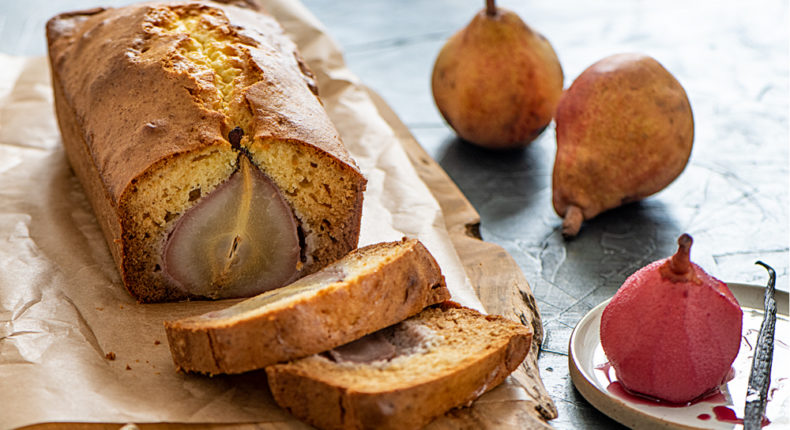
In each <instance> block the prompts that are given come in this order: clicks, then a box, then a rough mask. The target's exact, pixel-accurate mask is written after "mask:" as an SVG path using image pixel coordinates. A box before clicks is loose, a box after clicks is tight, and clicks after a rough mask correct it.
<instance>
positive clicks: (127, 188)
mask: <svg viewBox="0 0 790 430" xmlns="http://www.w3.org/2000/svg"><path fill="white" fill-rule="evenodd" d="M47 38H48V41H49V52H50V64H51V69H52V78H53V88H54V90H55V105H56V111H57V114H58V119H59V124H60V127H61V132H62V135H63V142H64V147H65V149H66V153H67V155H68V158H69V161H70V163H71V165H72V166H73V168H74V170H75V172H76V174H77V176H78V177H79V178H80V180H81V182H82V183H83V186H84V187H85V189H86V192H87V194H88V196H89V197H90V200H91V202H92V204H93V206H94V211H95V212H96V214H97V217H98V218H99V222H100V224H101V225H102V228H103V231H104V233H105V237H106V239H107V242H108V244H109V245H110V248H111V250H112V253H113V256H114V257H115V260H116V263H117V265H118V267H119V270H120V272H121V275H122V279H123V281H124V284H125V285H126V286H127V288H128V289H129V290H130V292H131V293H132V294H133V295H134V296H135V297H136V298H137V299H138V300H140V301H146V302H150V301H162V300H178V299H184V298H188V297H189V294H187V293H185V292H183V291H180V290H178V289H177V288H174V287H173V286H171V285H168V283H167V281H166V280H164V279H163V277H162V276H161V274H157V273H156V272H157V271H159V270H161V261H159V259H160V258H161V257H160V255H159V254H160V249H161V247H162V243H161V242H163V240H164V239H163V237H166V235H167V234H168V232H169V231H170V229H172V225H173V222H174V220H176V219H177V217H178V216H179V215H180V214H182V213H183V212H184V211H186V210H188V209H189V208H190V207H191V206H193V205H194V204H195V202H194V200H195V198H194V196H195V195H197V196H199V195H200V194H201V193H202V194H204V195H205V194H206V193H208V192H210V191H211V190H213V189H214V188H216V187H217V186H218V185H219V184H220V183H222V181H224V180H225V179H227V177H228V176H229V175H230V174H232V173H233V172H234V171H235V170H236V169H237V165H238V157H239V156H240V154H246V155H247V156H249V157H250V158H251V159H252V161H253V162H254V163H255V164H256V166H258V167H259V168H261V170H263V171H264V173H266V174H267V175H269V176H270V177H271V179H272V180H273V181H274V182H275V183H276V184H277V186H278V187H279V188H280V189H281V190H282V191H283V193H284V197H285V198H286V200H288V202H289V204H290V205H291V206H292V209H293V211H294V213H295V215H296V216H297V218H299V220H300V222H301V225H300V226H301V229H302V233H303V234H304V236H305V242H306V246H307V247H309V248H310V250H309V251H310V252H309V255H307V256H306V257H305V258H303V263H304V266H303V267H300V270H301V273H302V274H306V273H310V272H313V271H315V270H317V269H318V268H320V267H322V266H324V265H326V264H328V263H330V262H331V261H333V260H335V259H337V258H339V257H341V256H342V255H344V254H345V253H346V252H348V251H349V250H351V249H353V248H354V247H356V243H357V240H358V237H359V223H360V219H361V207H362V193H363V191H364V188H365V182H366V181H365V178H364V177H363V176H362V174H361V173H360V171H359V168H358V167H357V166H356V164H355V163H354V161H353V160H352V159H351V157H350V155H349V154H348V152H347V151H346V149H345V147H344V146H343V143H342V141H341V140H340V137H339V134H338V132H337V130H336V129H335V127H334V125H333V124H332V123H331V121H330V119H329V117H328V116H327V114H326V112H325V111H324V109H323V106H322V104H321V101H320V99H319V98H318V96H317V94H316V93H317V90H316V83H315V80H314V79H313V76H312V73H311V72H310V71H309V69H308V68H307V66H306V65H305V64H304V62H303V61H302V59H301V57H300V56H299V54H298V52H297V51H296V47H295V45H294V44H293V42H291V41H290V40H289V39H288V38H287V37H286V36H285V35H284V34H283V32H282V30H281V28H280V27H279V24H278V23H277V22H276V21H275V20H274V19H273V18H272V17H270V16H268V15H266V14H262V13H258V12H255V11H251V10H246V9H241V8H237V7H233V6H227V5H220V4H217V3H201V2H169V3H143V4H138V5H133V6H128V7H124V8H119V9H101V8H97V9H91V10H87V11H82V12H72V13H67V14H62V15H58V16H56V17H54V18H52V19H51V20H50V21H49V22H48V24H47ZM235 127H240V128H241V129H242V130H243V131H244V138H243V140H242V141H241V147H234V145H232V144H231V143H230V142H229V138H228V134H229V132H230V130H232V129H234V128H235ZM299 163H301V164H299ZM289 164H292V165H294V166H296V167H295V168H294V169H291V170H289V168H290V167H291V166H287V165H289ZM278 166H287V167H284V168H281V169H279V170H278V171H276V172H274V171H273V170H272V168H273V167H277V168H279V167H278ZM294 172H295V173H294ZM316 172H317V173H316ZM313 178H316V179H315V180H314V179H313ZM310 181H314V182H315V183H311V182H310ZM308 186H309V187H310V188H314V189H315V190H312V189H311V190H307V189H306V188H307V187H308ZM316 190H317V191H316ZM154 193H155V194H156V195H154ZM190 193H192V194H190ZM195 193H196V194H195ZM316 208H317V209H316Z"/></svg>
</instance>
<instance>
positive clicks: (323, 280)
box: [165, 239, 450, 374]
mask: <svg viewBox="0 0 790 430" xmlns="http://www.w3.org/2000/svg"><path fill="white" fill-rule="evenodd" d="M449 297H450V292H449V291H448V290H447V286H446V285H445V282H444V277H443V276H442V274H441V270H440V269H439V265H438V264H437V263H436V260H434V258H433V256H432V255H431V254H430V253H429V252H428V250H427V249H426V248H425V247H424V246H423V245H422V243H420V242H419V241H418V240H416V239H411V240H405V239H404V240H403V241H400V242H386V243H379V244H375V245H370V246H367V247H364V248H360V249H357V250H355V251H352V252H351V253H349V254H348V255H346V256H345V257H343V258H342V259H341V260H339V261H337V262H335V263H333V264H331V265H329V266H327V267H326V268H324V269H323V270H321V271H320V272H316V273H314V274H312V275H308V276H306V277H304V278H302V279H300V280H298V281H296V282H294V283H293V284H291V285H288V286H286V287H284V288H280V289H277V290H272V291H267V292H265V293H263V294H260V295H258V296H255V297H253V298H251V299H247V300H245V301H242V302H239V303H237V304H235V305H233V306H230V307H228V308H227V309H223V310H219V311H213V312H209V313H207V314H204V315H200V316H196V317H190V318H186V319H182V320H178V321H166V322H165V329H166V331H167V340H168V342H169V343H170V352H171V353H172V355H173V361H174V362H175V364H176V367H178V368H179V369H181V370H185V371H194V372H201V373H208V374H218V373H240V372H245V371H248V370H253V369H260V368H263V367H265V366H268V365H271V364H275V363H278V362H282V361H287V360H291V359H296V358H300V357H306V356H308V355H311V354H315V353H318V352H321V351H326V350H328V349H332V348H334V347H336V346H339V345H343V344H345V343H347V342H350V341H352V340H354V339H358V338H360V337H362V336H364V335H366V334H369V333H372V332H375V331H376V330H379V329H381V328H384V327H387V326H389V325H392V324H395V323H397V322H398V321H402V320H404V319H406V318H408V317H409V316H412V315H414V314H416V313H418V312H420V311H421V310H422V309H423V308H425V307H426V306H428V305H432V304H435V303H439V302H442V301H444V300H447V299H448V298H449Z"/></svg>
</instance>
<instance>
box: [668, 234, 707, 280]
mask: <svg viewBox="0 0 790 430" xmlns="http://www.w3.org/2000/svg"><path fill="white" fill-rule="evenodd" d="M692 243H694V241H693V240H692V239H691V236H689V235H688V234H686V233H683V234H682V235H680V237H679V238H678V252H676V253H675V255H673V256H672V257H670V258H669V259H668V260H667V262H666V263H664V264H662V265H661V268H660V269H659V270H660V272H661V276H663V277H664V278H665V279H669V280H670V281H673V282H694V283H698V282H700V281H699V279H698V278H697V276H696V274H695V273H694V268H693V267H691V256H690V254H691V244H692Z"/></svg>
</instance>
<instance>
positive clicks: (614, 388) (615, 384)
mask: <svg viewBox="0 0 790 430" xmlns="http://www.w3.org/2000/svg"><path fill="white" fill-rule="evenodd" d="M611 369H612V364H611V363H609V362H608V361H607V362H606V363H603V364H600V365H598V366H595V370H600V371H601V372H603V373H604V375H606V379H607V380H608V381H609V385H608V386H607V387H606V390H607V391H609V392H610V393H612V394H613V395H615V396H617V397H619V398H621V399H623V400H627V401H629V402H631V403H638V404H640V405H650V406H663V407H667V408H685V407H686V406H691V405H694V404H697V403H703V402H704V403H726V402H727V398H726V397H725V396H724V393H722V391H721V386H722V385H724V384H726V383H727V382H729V381H730V380H732V379H733V378H734V377H735V369H733V368H730V371H729V372H728V373H727V377H726V378H724V381H723V382H722V384H721V385H720V386H718V387H715V388H712V389H711V390H710V391H708V392H706V393H703V394H702V395H700V396H699V397H697V398H696V399H694V400H692V401H690V402H686V403H674V402H669V401H666V400H661V399H658V398H656V397H652V396H648V395H646V394H641V393H637V392H634V391H631V390H629V389H628V388H626V387H625V386H623V384H621V383H620V381H617V380H615V381H612V377H611V373H610V370H611Z"/></svg>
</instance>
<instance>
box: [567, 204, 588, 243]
mask: <svg viewBox="0 0 790 430" xmlns="http://www.w3.org/2000/svg"><path fill="white" fill-rule="evenodd" d="M582 222H584V212H582V210H581V208H580V207H578V206H576V205H570V206H568V209H566V210H565V216H564V217H563V219H562V235H563V236H564V237H565V238H571V237H574V236H576V235H577V234H579V229H581V228H582Z"/></svg>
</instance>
